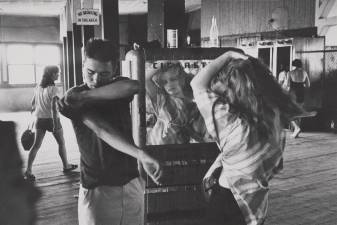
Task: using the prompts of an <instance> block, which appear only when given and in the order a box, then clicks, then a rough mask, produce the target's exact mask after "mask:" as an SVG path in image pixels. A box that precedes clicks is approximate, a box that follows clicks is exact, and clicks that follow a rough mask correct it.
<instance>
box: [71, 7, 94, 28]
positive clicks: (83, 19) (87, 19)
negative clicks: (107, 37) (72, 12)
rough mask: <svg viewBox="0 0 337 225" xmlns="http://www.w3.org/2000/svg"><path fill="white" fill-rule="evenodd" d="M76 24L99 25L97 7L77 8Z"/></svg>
mask: <svg viewBox="0 0 337 225" xmlns="http://www.w3.org/2000/svg"><path fill="white" fill-rule="evenodd" d="M76 24H77V25H99V10H98V9H78V10H77V11H76Z"/></svg>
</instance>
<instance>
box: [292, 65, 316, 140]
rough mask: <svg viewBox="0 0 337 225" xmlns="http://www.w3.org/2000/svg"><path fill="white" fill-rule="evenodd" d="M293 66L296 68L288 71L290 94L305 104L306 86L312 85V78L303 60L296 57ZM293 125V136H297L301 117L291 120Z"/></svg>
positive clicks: (299, 130) (299, 102) (301, 103)
mask: <svg viewBox="0 0 337 225" xmlns="http://www.w3.org/2000/svg"><path fill="white" fill-rule="evenodd" d="M292 66H294V67H295V69H293V70H291V71H289V72H288V84H287V85H288V86H289V87H290V94H291V95H293V96H294V97H295V99H296V102H297V103H298V104H300V105H301V106H303V104H304V93H305V88H309V87H310V79H309V76H308V74H307V72H306V71H305V70H304V69H303V68H302V62H301V60H299V59H295V60H293V62H292ZM290 124H291V126H292V127H293V130H294V131H293V133H292V135H291V136H292V137H293V138H297V137H298V135H299V134H300V132H301V128H300V119H296V120H293V121H291V123H290Z"/></svg>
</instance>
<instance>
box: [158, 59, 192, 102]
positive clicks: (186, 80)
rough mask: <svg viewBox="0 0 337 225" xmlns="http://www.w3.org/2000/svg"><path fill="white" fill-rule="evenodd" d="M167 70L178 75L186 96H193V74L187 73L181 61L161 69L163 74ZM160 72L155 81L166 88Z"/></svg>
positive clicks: (160, 86) (161, 87) (162, 87)
mask: <svg viewBox="0 0 337 225" xmlns="http://www.w3.org/2000/svg"><path fill="white" fill-rule="evenodd" d="M166 72H168V73H170V74H172V75H173V76H174V75H175V76H177V78H178V79H179V83H180V84H181V87H182V89H183V92H184V93H183V94H184V96H185V97H187V98H193V91H192V87H191V85H190V82H191V80H192V78H193V75H192V74H188V73H186V72H185V70H184V67H183V66H182V65H181V63H179V62H176V63H171V64H169V65H167V66H164V67H163V68H162V69H161V70H160V74H163V73H166ZM160 74H158V75H157V76H156V78H155V83H157V85H158V86H159V88H160V89H162V90H164V85H163V82H162V79H161V76H160Z"/></svg>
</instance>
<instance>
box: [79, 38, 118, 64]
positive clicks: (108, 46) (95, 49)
mask: <svg viewBox="0 0 337 225" xmlns="http://www.w3.org/2000/svg"><path fill="white" fill-rule="evenodd" d="M84 52H85V57H87V58H91V59H96V60H98V61H101V62H109V61H112V62H113V63H115V62H116V61H117V60H118V58H117V50H116V47H115V46H114V45H113V43H112V42H111V41H108V40H102V39H97V38H90V39H89V40H88V42H87V44H86V45H85V49H84Z"/></svg>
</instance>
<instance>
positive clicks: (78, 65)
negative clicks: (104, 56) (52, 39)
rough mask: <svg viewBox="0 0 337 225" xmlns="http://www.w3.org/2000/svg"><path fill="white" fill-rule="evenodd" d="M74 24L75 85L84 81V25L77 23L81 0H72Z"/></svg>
mask: <svg viewBox="0 0 337 225" xmlns="http://www.w3.org/2000/svg"><path fill="white" fill-rule="evenodd" d="M71 3H72V4H71V6H72V26H73V58H74V65H73V69H74V76H75V77H74V81H75V85H80V84H82V83H83V78H82V51H81V48H82V27H81V26H80V25H77V24H76V12H77V10H78V9H81V0H72V2H71Z"/></svg>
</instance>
